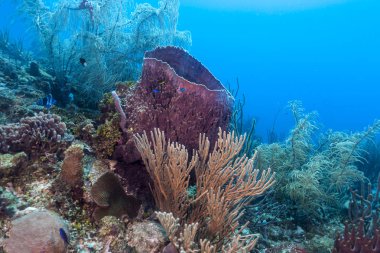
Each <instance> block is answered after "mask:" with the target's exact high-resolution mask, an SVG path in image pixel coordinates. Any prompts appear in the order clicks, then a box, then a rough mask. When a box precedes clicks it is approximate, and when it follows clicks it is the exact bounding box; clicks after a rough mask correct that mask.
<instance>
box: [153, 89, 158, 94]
mask: <svg viewBox="0 0 380 253" xmlns="http://www.w3.org/2000/svg"><path fill="white" fill-rule="evenodd" d="M152 91H153V93H159V92H160V90H159V89H154V90H152Z"/></svg>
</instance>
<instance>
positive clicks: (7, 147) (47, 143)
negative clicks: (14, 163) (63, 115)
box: [0, 113, 66, 156]
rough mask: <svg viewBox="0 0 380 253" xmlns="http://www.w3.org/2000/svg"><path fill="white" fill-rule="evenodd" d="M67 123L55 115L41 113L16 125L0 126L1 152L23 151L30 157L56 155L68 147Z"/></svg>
mask: <svg viewBox="0 0 380 253" xmlns="http://www.w3.org/2000/svg"><path fill="white" fill-rule="evenodd" d="M65 131H66V125H65V123H63V122H61V119H60V117H59V116H57V115H54V114H44V113H40V114H38V115H36V116H33V117H26V118H23V119H21V120H20V122H19V123H16V124H7V125H0V152H2V153H6V152H20V151H23V152H25V153H27V154H28V155H30V156H37V155H38V154H40V153H41V152H47V153H56V152H59V151H60V150H62V146H63V147H64V146H65V145H66V142H65V140H64V136H65Z"/></svg>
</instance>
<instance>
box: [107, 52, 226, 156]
mask: <svg viewBox="0 0 380 253" xmlns="http://www.w3.org/2000/svg"><path fill="white" fill-rule="evenodd" d="M117 93H118V95H119V97H120V100H121V101H126V103H125V106H124V107H123V110H124V111H125V114H126V126H125V127H123V126H121V128H122V129H126V130H124V135H123V141H121V142H120V144H119V145H117V146H116V148H115V153H114V154H115V158H122V159H123V160H124V161H125V162H127V163H131V162H134V161H137V160H139V159H140V155H139V153H138V151H137V150H136V148H135V146H134V143H133V138H132V136H133V134H135V133H142V132H143V131H147V132H149V131H151V130H153V128H160V129H161V130H162V131H164V132H165V134H166V137H167V138H168V139H170V140H172V141H178V142H180V143H181V144H184V145H185V146H186V147H187V148H189V149H190V150H192V149H195V148H198V137H199V133H206V135H207V136H208V137H209V138H210V142H211V143H214V141H215V140H216V138H217V132H218V128H219V127H221V128H222V129H226V128H227V127H228V124H229V119H230V116H231V113H232V105H233V97H232V96H231V94H230V93H229V92H228V91H227V90H226V89H225V87H224V86H223V85H222V84H221V83H220V82H219V81H218V80H217V79H216V78H215V77H214V76H213V75H212V74H211V73H210V72H209V71H208V70H207V69H206V68H205V67H204V66H203V65H202V64H201V63H200V62H199V61H197V60H196V59H194V58H193V57H192V56H191V55H189V54H188V53H187V52H186V51H184V50H182V49H180V48H176V47H161V48H157V49H155V50H154V51H151V52H147V53H146V54H145V58H144V65H143V71H142V77H141V81H140V83H138V84H137V86H136V87H135V88H134V90H132V91H128V92H125V91H124V92H123V91H122V90H118V91H117Z"/></svg>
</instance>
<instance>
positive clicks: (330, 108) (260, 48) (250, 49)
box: [179, 0, 380, 138]
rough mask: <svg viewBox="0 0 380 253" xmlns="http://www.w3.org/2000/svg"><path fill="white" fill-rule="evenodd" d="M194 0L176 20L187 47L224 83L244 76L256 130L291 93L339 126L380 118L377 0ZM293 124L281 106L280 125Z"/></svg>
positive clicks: (263, 131) (265, 127) (270, 121)
mask: <svg viewBox="0 0 380 253" xmlns="http://www.w3.org/2000/svg"><path fill="white" fill-rule="evenodd" d="M195 2H197V3H194V1H190V0H189V1H185V2H182V5H181V10H180V19H179V24H180V27H181V28H186V29H189V30H190V31H191V32H192V38H193V45H192V47H191V49H190V51H191V53H192V54H193V55H195V56H196V57H197V58H198V59H200V60H201V61H202V62H203V63H204V64H205V65H206V66H208V67H209V69H210V70H211V71H212V73H214V74H215V76H216V77H218V78H219V79H220V80H221V81H222V82H224V83H226V82H227V81H229V82H231V83H234V82H235V79H236V78H239V82H240V88H241V92H242V93H244V94H245V95H246V97H247V103H246V113H247V114H250V115H253V116H254V117H256V118H257V121H258V122H257V132H258V134H259V135H262V136H264V138H265V135H266V132H267V130H268V129H270V128H271V126H272V124H273V120H274V118H275V117H276V115H277V114H278V112H279V110H283V108H284V107H286V104H287V101H289V100H293V99H297V100H301V101H302V102H303V104H304V106H305V108H306V110H308V111H312V110H316V111H318V112H319V119H320V122H321V123H323V124H324V126H325V127H326V128H332V129H334V130H349V131H356V130H362V129H363V128H364V127H365V126H367V125H369V124H371V123H372V122H373V120H374V119H375V118H380V104H379V98H380V47H379V45H380V29H379V27H380V15H378V10H379V8H380V2H379V1H376V0H352V1H319V3H313V2H315V1H273V0H272V1H236V2H235V1H233V2H234V3H236V4H235V5H234V4H232V3H228V1H204V2H203V3H202V2H201V1H195ZM207 2H209V4H207ZM281 2H287V3H289V6H281V4H280V3H281ZM305 2H308V3H310V6H306V7H307V8H305V6H304V5H303V3H305ZM265 3H266V4H265ZM291 3H293V4H291ZM263 5H264V6H263ZM291 123H292V121H291V117H290V116H289V115H286V110H284V111H283V112H280V113H279V116H278V123H277V131H279V133H281V132H282V133H285V134H286V132H287V129H288V128H289V127H290V126H291Z"/></svg>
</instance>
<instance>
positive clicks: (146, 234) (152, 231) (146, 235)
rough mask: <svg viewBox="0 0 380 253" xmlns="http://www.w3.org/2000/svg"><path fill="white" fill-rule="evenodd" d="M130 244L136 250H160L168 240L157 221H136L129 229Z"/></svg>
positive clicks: (139, 251)
mask: <svg viewBox="0 0 380 253" xmlns="http://www.w3.org/2000/svg"><path fill="white" fill-rule="evenodd" d="M127 240H128V245H129V246H131V247H134V248H135V250H136V252H138V253H144V252H159V250H160V249H161V248H163V246H164V243H165V242H166V236H165V231H164V230H163V228H162V227H161V226H160V225H159V224H158V223H156V222H153V221H142V222H134V223H133V224H131V226H130V227H128V230H127Z"/></svg>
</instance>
